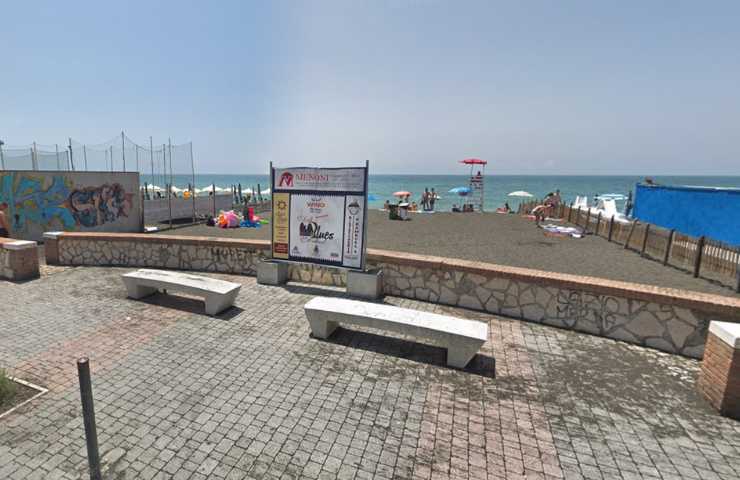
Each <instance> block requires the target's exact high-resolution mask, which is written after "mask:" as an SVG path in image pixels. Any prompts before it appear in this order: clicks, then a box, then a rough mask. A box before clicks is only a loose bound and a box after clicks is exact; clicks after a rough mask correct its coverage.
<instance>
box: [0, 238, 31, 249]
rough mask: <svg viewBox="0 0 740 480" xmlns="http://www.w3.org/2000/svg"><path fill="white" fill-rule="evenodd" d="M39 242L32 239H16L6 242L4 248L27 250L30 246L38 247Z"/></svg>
mask: <svg viewBox="0 0 740 480" xmlns="http://www.w3.org/2000/svg"><path fill="white" fill-rule="evenodd" d="M37 246H38V244H37V243H36V242H32V241H30V240H15V241H12V242H4V243H3V248H4V249H6V250H26V249H28V248H36V247H37Z"/></svg>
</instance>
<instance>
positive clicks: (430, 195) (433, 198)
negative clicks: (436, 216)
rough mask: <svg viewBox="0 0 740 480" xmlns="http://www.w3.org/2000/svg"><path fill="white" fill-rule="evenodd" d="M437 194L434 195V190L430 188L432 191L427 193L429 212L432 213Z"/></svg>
mask: <svg viewBox="0 0 740 480" xmlns="http://www.w3.org/2000/svg"><path fill="white" fill-rule="evenodd" d="M436 196H437V194H436V193H434V188H432V191H431V192H430V193H429V210H431V211H434V202H435V201H436V200H437V199H436Z"/></svg>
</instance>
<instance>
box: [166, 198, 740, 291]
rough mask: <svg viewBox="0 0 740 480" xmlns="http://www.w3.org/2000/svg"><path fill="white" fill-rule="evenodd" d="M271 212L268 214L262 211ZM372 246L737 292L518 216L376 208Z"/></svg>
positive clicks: (202, 228)
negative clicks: (404, 217)
mask: <svg viewBox="0 0 740 480" xmlns="http://www.w3.org/2000/svg"><path fill="white" fill-rule="evenodd" d="M263 216H265V217H269V213H268V214H267V215H263ZM162 233H163V234H168V235H191V236H216V237H227V238H260V239H266V240H269V239H270V228H269V226H267V225H265V226H263V227H262V228H237V229H221V228H216V227H208V226H206V225H196V226H191V227H185V228H178V229H174V230H171V231H163V232H162ZM368 246H369V247H370V248H380V249H386V250H396V251H401V252H412V253H416V254H421V255H437V256H443V257H451V258H460V259H465V260H474V261H480V262H487V263H495V264H500V265H510V266H516V267H525V268H534V269H539V270H548V271H554V272H561V273H571V274H577V275H587V276H594V277H601V278H608V279H613V280H623V281H629V282H635V283H644V284H649V285H659V286H663V287H672V288H680V289H686V290H694V291H700V292H706V293H714V294H719V295H736V294H735V293H734V292H733V290H732V289H731V286H730V285H729V284H727V285H722V284H720V283H719V282H717V281H714V280H707V279H703V278H698V279H696V278H693V277H692V276H691V275H690V274H688V273H687V272H685V271H683V270H679V269H677V268H673V267H664V266H663V265H662V264H660V263H658V262H656V261H652V260H648V259H645V258H641V257H640V256H639V255H638V254H637V253H635V252H633V251H625V250H624V249H623V248H622V246H621V245H617V244H613V243H609V242H607V241H606V240H605V239H604V238H600V237H595V236H592V235H589V236H586V237H585V238H581V239H574V238H553V237H546V236H545V235H544V234H543V231H542V230H541V229H539V228H537V226H536V225H535V224H534V222H532V221H529V220H526V219H524V218H521V217H519V216H516V215H500V214H495V213H485V214H477V213H476V214H460V213H434V214H422V213H418V214H413V215H412V220H410V221H406V222H401V221H391V220H388V215H387V213H384V212H380V211H377V210H375V211H371V212H370V216H369V227H368Z"/></svg>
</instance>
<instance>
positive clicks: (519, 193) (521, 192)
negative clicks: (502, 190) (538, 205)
mask: <svg viewBox="0 0 740 480" xmlns="http://www.w3.org/2000/svg"><path fill="white" fill-rule="evenodd" d="M509 196H510V197H524V198H531V197H534V195H532V194H531V193H529V192H525V191H524V190H517V191H516V192H511V193H510V194H509Z"/></svg>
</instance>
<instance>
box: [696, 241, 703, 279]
mask: <svg viewBox="0 0 740 480" xmlns="http://www.w3.org/2000/svg"><path fill="white" fill-rule="evenodd" d="M704 240H705V238H704V235H702V236H701V237H699V243H697V245H696V255H694V278H697V277H698V276H699V271H700V270H701V254H702V251H703V250H704Z"/></svg>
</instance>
